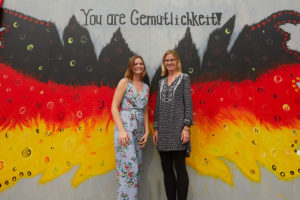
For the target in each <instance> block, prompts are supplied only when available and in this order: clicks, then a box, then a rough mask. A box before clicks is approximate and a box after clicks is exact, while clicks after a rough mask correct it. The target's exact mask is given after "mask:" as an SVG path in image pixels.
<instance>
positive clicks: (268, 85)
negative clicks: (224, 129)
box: [150, 64, 300, 128]
mask: <svg viewBox="0 0 300 200" xmlns="http://www.w3.org/2000/svg"><path fill="white" fill-rule="evenodd" d="M299 81H300V64H294V65H282V66H278V68H277V69H276V70H272V71H269V72H268V73H265V74H264V75H262V76H261V77H260V78H258V79H257V80H256V81H249V80H245V81H242V82H239V83H232V82H221V81H214V82H206V83H196V84H193V85H192V98H193V105H194V120H195V121H197V122H199V123H200V124H203V123H206V124H207V123H209V124H212V125H216V124H218V123H222V121H223V120H222V119H220V116H221V117H222V118H223V119H224V120H227V121H228V120H230V121H237V120H241V119H235V117H234V116H235V115H234V113H239V112H244V111H248V112H250V113H252V114H254V115H255V116H256V120H258V121H260V122H261V123H262V124H266V125H268V124H270V125H272V126H273V127H274V128H280V127H282V126H285V127H291V128H293V125H294V123H295V121H299V120H300V92H299V90H300V89H299V88H298V86H297V85H296V82H299ZM155 102H156V93H155V94H154V95H152V96H151V101H150V109H151V111H150V119H151V121H153V120H154V108H155ZM217 115H218V116H217ZM216 117H218V118H216ZM245 118H247V116H245ZM247 120H248V121H250V122H251V120H254V119H247ZM256 120H255V121H256ZM218 125H222V124H218ZM294 128H295V127H294Z"/></svg>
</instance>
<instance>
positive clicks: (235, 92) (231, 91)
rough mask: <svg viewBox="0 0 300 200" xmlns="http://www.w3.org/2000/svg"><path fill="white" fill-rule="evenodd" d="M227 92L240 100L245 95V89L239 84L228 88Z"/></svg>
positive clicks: (231, 96)
mask: <svg viewBox="0 0 300 200" xmlns="http://www.w3.org/2000/svg"><path fill="white" fill-rule="evenodd" d="M227 93H228V96H229V97H230V98H232V99H234V100H239V99H241V98H242V97H243V91H242V89H241V88H240V87H239V86H231V87H230V88H228V90H227Z"/></svg>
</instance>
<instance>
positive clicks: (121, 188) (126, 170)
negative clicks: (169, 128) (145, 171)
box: [114, 81, 148, 200]
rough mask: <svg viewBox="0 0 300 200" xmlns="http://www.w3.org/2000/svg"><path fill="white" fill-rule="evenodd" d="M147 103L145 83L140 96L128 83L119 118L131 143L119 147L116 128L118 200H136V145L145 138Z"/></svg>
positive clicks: (139, 157)
mask: <svg viewBox="0 0 300 200" xmlns="http://www.w3.org/2000/svg"><path fill="white" fill-rule="evenodd" d="M147 101H148V91H147V87H146V84H145V83H144V85H143V89H142V92H141V94H138V91H137V90H136V88H135V87H134V85H133V84H132V83H131V82H129V81H128V82H127V88H126V92H125V94H124V97H123V100H122V103H121V110H120V116H121V120H122V123H123V126H124V128H125V129H126V131H127V132H128V134H129V137H130V144H129V145H127V147H124V146H122V145H120V144H119V132H118V129H117V127H116V126H115V131H114V146H115V156H116V173H117V199H118V200H137V192H138V182H139V173H140V168H141V164H142V159H143V157H142V149H140V146H139V144H138V142H139V141H140V139H141V137H142V136H143V135H144V107H145V105H146V103H147Z"/></svg>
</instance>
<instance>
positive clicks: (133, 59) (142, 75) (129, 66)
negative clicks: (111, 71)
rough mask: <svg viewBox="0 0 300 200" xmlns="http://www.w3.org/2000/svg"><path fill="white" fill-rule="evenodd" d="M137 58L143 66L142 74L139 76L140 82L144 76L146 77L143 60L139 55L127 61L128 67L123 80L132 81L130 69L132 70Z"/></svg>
mask: <svg viewBox="0 0 300 200" xmlns="http://www.w3.org/2000/svg"><path fill="white" fill-rule="evenodd" d="M137 58H140V59H141V60H142V62H143V65H144V71H143V73H142V74H141V80H142V81H143V80H144V78H145V76H146V74H147V71H146V66H145V62H144V59H143V58H142V56H140V55H134V56H132V57H131V58H130V59H129V61H128V67H127V70H126V72H125V76H124V77H125V78H128V79H130V80H132V79H133V71H132V68H133V66H134V61H135V60H136V59H137Z"/></svg>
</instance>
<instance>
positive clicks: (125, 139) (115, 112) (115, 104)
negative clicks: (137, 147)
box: [111, 78, 129, 146]
mask: <svg viewBox="0 0 300 200" xmlns="http://www.w3.org/2000/svg"><path fill="white" fill-rule="evenodd" d="M126 88H127V79H125V78H123V79H121V80H120V82H119V83H118V86H117V88H116V91H115V94H114V97H113V100H112V104H111V113H112V116H113V119H114V122H115V124H116V126H117V129H118V131H119V142H120V144H121V145H124V146H126V144H128V143H129V135H128V133H127V131H126V130H125V128H124V126H123V123H122V120H121V116H120V112H119V107H120V104H121V102H122V99H123V97H124V94H125V91H126Z"/></svg>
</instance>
